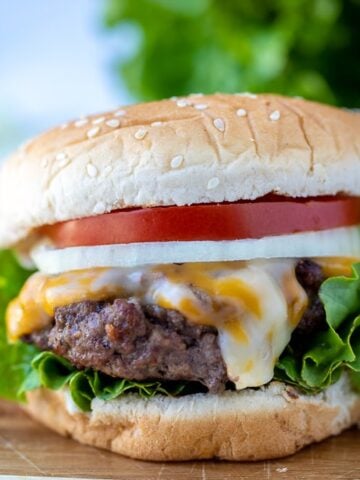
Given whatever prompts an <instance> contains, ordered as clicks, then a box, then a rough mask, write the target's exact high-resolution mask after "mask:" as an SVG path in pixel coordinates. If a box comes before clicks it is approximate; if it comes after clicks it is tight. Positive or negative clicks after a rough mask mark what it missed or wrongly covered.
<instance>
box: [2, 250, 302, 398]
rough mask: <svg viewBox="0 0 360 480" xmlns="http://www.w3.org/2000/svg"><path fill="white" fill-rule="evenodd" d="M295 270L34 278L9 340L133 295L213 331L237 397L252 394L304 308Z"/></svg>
mask: <svg viewBox="0 0 360 480" xmlns="http://www.w3.org/2000/svg"><path fill="white" fill-rule="evenodd" d="M294 264H295V261H294V260H289V259H285V260H284V259H283V260H263V261H251V262H221V263H202V264H182V265H174V264H172V265H157V266H149V267H141V268H133V269H125V268H112V269H107V268H101V269H100V268H98V269H88V270H82V271H73V272H68V273H64V274H60V275H56V276H47V275H44V274H41V273H38V274H35V275H34V276H33V277H31V278H30V279H29V280H28V282H27V283H26V284H25V286H24V288H23V290H22V292H21V293H20V296H19V297H18V298H17V299H16V300H15V301H14V302H12V303H11V304H10V306H9V308H8V312H7V326H8V335H9V338H10V339H11V340H16V339H18V338H20V337H21V336H22V335H24V334H28V333H31V332H32V331H34V330H37V329H40V328H43V327H44V326H46V325H47V324H48V323H49V322H51V318H52V316H53V315H54V311H55V309H56V307H59V306H64V305H68V304H71V303H75V302H78V301H82V300H97V301H99V300H107V299H109V298H115V297H124V298H128V297H131V296H134V297H137V298H140V301H142V302H143V303H153V304H158V305H160V306H162V307H164V308H172V309H175V310H178V311H179V312H181V313H182V314H183V315H184V316H185V317H186V318H187V319H188V321H189V322H192V323H196V324H202V325H211V326H214V327H216V328H217V330H218V332H219V337H218V339H219V346H220V349H221V353H222V356H223V359H224V362H225V365H226V368H227V373H228V377H229V378H230V379H231V380H232V381H233V382H234V383H235V385H236V388H237V389H238V390H240V389H244V388H247V387H256V386H260V385H264V384H265V383H267V382H269V381H270V380H271V379H272V377H273V374H274V367H275V363H276V361H277V359H278V358H279V356H280V354H281V353H282V351H283V350H284V349H285V347H286V345H287V344H288V343H289V340H290V337H291V333H292V331H293V330H294V328H295V327H296V325H297V323H298V321H299V320H300V318H301V315H302V313H303V312H304V310H305V308H306V306H307V297H306V294H305V292H304V291H303V289H302V288H301V287H300V285H299V284H298V282H297V281H296V278H295V273H294Z"/></svg>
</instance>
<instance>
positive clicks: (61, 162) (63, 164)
mask: <svg viewBox="0 0 360 480" xmlns="http://www.w3.org/2000/svg"><path fill="white" fill-rule="evenodd" d="M69 162H70V159H69V158H68V157H66V158H63V159H62V160H59V161H58V166H59V167H60V168H62V167H65V165H67V164H68V163H69Z"/></svg>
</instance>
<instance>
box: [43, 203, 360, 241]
mask: <svg viewBox="0 0 360 480" xmlns="http://www.w3.org/2000/svg"><path fill="white" fill-rule="evenodd" d="M356 224H360V198H358V197H340V196H337V197H317V198H316V197H315V198H306V199H291V198H287V197H277V196H275V195H268V196H266V197H263V198H261V199H258V200H255V201H240V202H236V203H220V204H199V205H191V206H185V207H176V206H170V207H151V208H136V209H127V210H117V211H114V212H111V213H107V214H103V215H98V216H94V217H88V218H82V219H80V220H71V221H67V222H63V223H58V224H56V225H51V226H45V227H42V228H41V229H40V233H41V235H44V236H47V237H49V238H50V239H51V240H52V241H53V242H54V244H55V245H56V246H57V247H58V248H66V247H75V246H93V245H111V244H117V243H137V242H171V241H194V240H236V239H246V238H253V239H254V238H262V237H267V236H274V235H285V234H292V233H297V232H307V231H320V230H327V229H331V228H337V227H347V226H351V225H356Z"/></svg>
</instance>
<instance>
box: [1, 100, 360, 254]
mask: <svg viewBox="0 0 360 480" xmlns="http://www.w3.org/2000/svg"><path fill="white" fill-rule="evenodd" d="M359 133H360V115H359V114H356V113H352V112H349V111H345V110H340V109H336V108H331V107H328V106H325V105H320V104H317V103H312V102H307V101H305V100H301V99H294V98H284V97H281V96H275V95H258V96H255V95H249V94H247V95H246V94H245V95H220V94H217V95H211V96H203V97H199V96H190V97H188V98H186V99H179V100H177V99H174V100H164V101H160V102H153V103H147V104H140V105H134V106H131V107H127V108H126V109H125V110H124V111H117V112H116V111H114V112H108V113H105V114H103V115H98V116H91V117H88V118H87V119H84V120H80V121H79V120H78V121H75V122H71V123H69V124H68V125H65V126H62V127H59V128H55V129H53V130H51V131H49V132H48V133H45V134H44V135H41V136H40V137H38V138H37V139H35V140H34V141H32V142H30V143H27V144H26V145H24V146H23V147H22V148H20V149H19V150H18V152H17V153H15V155H13V156H12V157H11V158H10V159H9V160H8V162H6V163H5V165H4V166H3V168H2V169H1V173H0V246H9V245H11V244H15V243H16V242H19V241H20V240H22V239H24V238H25V237H26V236H27V235H29V233H30V232H31V231H32V229H34V228H36V227H38V226H41V225H45V224H53V223H56V222H59V221H63V220H69V219H74V218H81V217H86V216H91V215H97V214H101V213H104V212H109V211H112V210H115V209H119V208H123V207H130V206H152V205H187V204H195V203H207V202H222V201H236V200H239V199H255V198H257V197H261V196H263V195H265V194H267V193H269V192H275V193H277V194H281V195H288V196H291V197H306V196H316V195H327V194H336V193H338V192H344V193H347V194H353V195H360V135H359Z"/></svg>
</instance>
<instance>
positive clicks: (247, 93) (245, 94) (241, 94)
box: [235, 92, 257, 99]
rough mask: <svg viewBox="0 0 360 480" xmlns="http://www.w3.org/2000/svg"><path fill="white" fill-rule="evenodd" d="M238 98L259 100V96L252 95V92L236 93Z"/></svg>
mask: <svg viewBox="0 0 360 480" xmlns="http://www.w3.org/2000/svg"><path fill="white" fill-rule="evenodd" d="M235 95H237V96H238V97H247V98H252V99H255V98H257V95H255V93H250V92H240V93H235Z"/></svg>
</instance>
